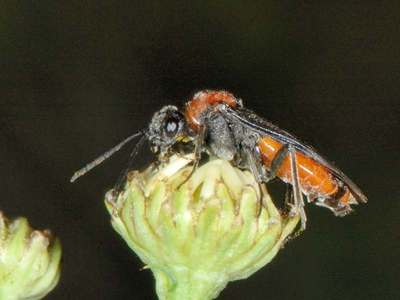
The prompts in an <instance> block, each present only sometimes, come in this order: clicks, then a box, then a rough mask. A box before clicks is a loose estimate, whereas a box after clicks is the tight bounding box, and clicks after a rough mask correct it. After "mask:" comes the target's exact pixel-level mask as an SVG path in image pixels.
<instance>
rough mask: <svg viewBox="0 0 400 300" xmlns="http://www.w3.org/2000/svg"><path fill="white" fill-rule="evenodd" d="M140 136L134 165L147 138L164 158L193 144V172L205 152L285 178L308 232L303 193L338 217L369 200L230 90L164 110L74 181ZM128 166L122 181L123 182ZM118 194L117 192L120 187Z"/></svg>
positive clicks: (265, 177)
mask: <svg viewBox="0 0 400 300" xmlns="http://www.w3.org/2000/svg"><path fill="white" fill-rule="evenodd" d="M136 137H140V139H139V141H138V143H137V144H136V146H135V147H134V149H133V151H132V153H131V159H130V162H131V163H132V161H133V158H134V156H135V155H136V154H137V152H138V150H139V148H140V147H141V146H142V144H143V143H144V141H146V140H147V141H148V142H149V143H150V148H151V150H152V151H153V152H154V153H156V154H158V157H159V159H160V160H164V159H165V158H167V157H168V156H169V155H170V154H171V153H172V152H174V151H176V147H177V146H182V145H188V144H189V145H192V147H193V150H194V153H195V160H194V163H193V170H194V169H195V168H196V167H197V166H198V164H199V161H200V158H201V155H202V153H204V152H207V153H209V154H212V155H214V156H216V157H218V158H221V159H225V160H228V161H231V162H232V163H233V164H234V165H236V166H238V167H240V168H243V169H248V170H250V171H251V172H252V173H253V174H254V176H255V177H256V179H257V180H258V181H259V182H260V183H266V182H269V181H270V180H272V179H274V178H279V179H281V180H282V181H283V182H285V183H286V184H287V197H286V204H287V206H288V208H289V213H290V214H292V215H294V214H299V215H300V217H301V228H300V230H304V229H305V227H306V220H307V217H306V214H305V211H304V205H305V204H304V197H303V195H304V196H305V197H306V198H307V200H308V202H314V203H315V204H317V205H319V206H322V207H326V208H328V209H330V210H331V211H332V212H333V213H334V214H335V215H336V216H344V215H346V214H348V213H349V212H351V210H352V208H351V205H352V204H358V203H362V202H367V198H366V196H365V195H364V194H363V193H362V192H361V190H360V189H359V188H358V187H357V186H356V185H355V184H354V183H353V182H352V181H351V180H350V179H349V178H348V177H347V176H346V175H345V174H344V173H343V172H342V171H340V170H339V169H338V168H337V167H335V166H334V165H333V164H331V163H330V162H328V161H327V160H326V159H325V158H324V157H322V156H321V155H320V154H318V152H317V151H316V150H315V149H314V148H312V147H311V146H309V145H307V144H305V143H303V142H301V141H300V140H299V139H297V138H296V137H294V136H293V135H292V134H290V133H289V132H287V131H285V130H282V129H280V128H279V127H277V126H275V125H273V124H272V123H270V122H268V121H266V120H265V119H263V118H261V117H259V116H258V115H256V114H255V113H254V112H253V111H251V110H249V109H246V108H245V107H244V106H243V103H242V101H241V100H240V99H238V98H236V97H235V96H234V95H233V94H231V93H229V92H227V91H212V90H203V91H200V92H198V93H196V94H195V95H194V96H193V97H192V98H191V99H190V100H189V101H188V102H186V104H185V107H184V108H183V109H182V110H179V109H178V108H177V107H176V106H172V105H167V106H164V107H163V108H162V109H161V110H159V111H158V112H156V113H155V114H154V115H153V118H152V120H151V122H150V124H149V126H148V127H147V128H145V129H143V130H141V131H139V132H137V133H135V134H133V135H132V136H130V137H128V138H127V139H125V140H124V141H122V142H121V143H120V144H118V145H117V146H115V147H114V148H112V149H110V150H109V151H107V152H106V153H104V154H103V155H102V156H100V157H99V158H97V159H96V160H94V161H93V162H92V163H89V164H88V165H87V166H85V167H84V168H82V169H80V170H79V171H77V172H76V173H75V174H74V176H73V177H72V178H71V181H74V180H75V179H76V178H78V177H80V176H82V175H83V174H85V173H86V172H88V171H89V170H90V169H92V168H93V167H95V166H97V165H98V164H100V163H101V162H102V161H104V160H105V159H107V158H108V157H109V156H111V155H112V154H113V153H115V152H116V151H118V150H119V149H120V148H121V147H122V146H124V145H125V144H126V143H128V142H129V141H131V140H132V139H134V138H136ZM129 168H130V167H128V169H127V170H126V171H125V172H124V173H123V174H122V176H121V179H120V180H119V182H123V181H124V179H125V177H126V174H127V173H128V170H129ZM115 190H116V191H117V192H118V191H119V190H120V186H119V187H118V186H117V188H116V189H115Z"/></svg>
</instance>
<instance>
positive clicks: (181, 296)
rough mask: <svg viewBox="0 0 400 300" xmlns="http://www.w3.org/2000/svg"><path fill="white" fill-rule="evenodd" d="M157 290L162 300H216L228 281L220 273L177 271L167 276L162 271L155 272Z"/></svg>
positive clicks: (184, 269) (183, 269)
mask: <svg viewBox="0 0 400 300" xmlns="http://www.w3.org/2000/svg"><path fill="white" fill-rule="evenodd" d="M153 273H154V276H155V278H156V290H157V295H158V297H159V299H160V300H210V299H215V298H216V297H217V296H218V294H219V293H220V292H221V290H222V289H224V288H225V286H226V285H227V283H228V281H227V280H226V278H225V276H223V275H221V274H219V273H212V272H205V271H200V270H190V269H187V268H182V269H179V270H176V269H175V272H174V274H170V275H167V273H165V272H163V271H161V270H153Z"/></svg>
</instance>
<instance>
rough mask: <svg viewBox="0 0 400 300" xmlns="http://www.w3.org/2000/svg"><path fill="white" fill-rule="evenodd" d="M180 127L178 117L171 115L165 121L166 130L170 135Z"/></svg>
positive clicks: (175, 132)
mask: <svg viewBox="0 0 400 300" xmlns="http://www.w3.org/2000/svg"><path fill="white" fill-rule="evenodd" d="M179 127H180V120H179V119H178V118H176V117H169V118H168V119H167V120H166V121H165V125H164V130H165V133H166V134H167V135H169V136H173V135H175V134H177V133H178V131H179Z"/></svg>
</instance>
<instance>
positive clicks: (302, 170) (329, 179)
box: [258, 137, 339, 197]
mask: <svg viewBox="0 0 400 300" xmlns="http://www.w3.org/2000/svg"><path fill="white" fill-rule="evenodd" d="M281 147H282V144H281V143H279V142H277V141H276V140H274V139H272V138H270V137H263V138H261V139H260V141H259V142H258V148H259V150H260V153H261V158H262V161H263V163H264V165H265V166H266V167H267V168H270V167H271V162H272V160H273V159H274V157H275V155H276V154H277V152H278V151H279V149H280V148H281ZM296 159H297V169H298V175H299V183H300V186H301V190H302V192H303V193H304V194H306V195H310V196H311V197H327V196H331V195H334V194H335V193H336V192H337V191H338V188H339V187H338V183H337V181H336V179H335V178H334V177H333V176H332V175H331V174H330V172H329V171H328V169H327V168H325V167H324V166H323V165H321V164H319V163H318V162H316V161H315V160H313V159H311V158H309V157H307V156H306V155H304V154H303V153H301V152H298V151H297V152H296ZM277 176H278V177H279V178H280V179H282V180H283V181H284V182H287V183H292V176H291V168H290V158H289V156H286V157H285V159H284V160H283V162H282V165H281V166H280V167H279V169H278V171H277Z"/></svg>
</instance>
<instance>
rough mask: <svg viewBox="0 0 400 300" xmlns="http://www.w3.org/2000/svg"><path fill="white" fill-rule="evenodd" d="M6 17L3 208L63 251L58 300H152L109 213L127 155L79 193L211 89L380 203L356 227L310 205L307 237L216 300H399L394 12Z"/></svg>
mask: <svg viewBox="0 0 400 300" xmlns="http://www.w3.org/2000/svg"><path fill="white" fill-rule="evenodd" d="M0 11H1V12H0V36H1V39H0V66H1V69H0V145H1V146H0V189H1V190H2V196H1V198H0V209H1V210H3V211H4V212H5V213H6V215H8V216H9V217H16V216H19V215H23V216H26V217H28V218H29V220H30V222H31V223H32V224H33V226H34V227H36V228H51V229H52V231H53V232H54V233H55V234H56V235H58V236H59V237H60V238H61V241H62V244H63V250H64V254H63V272H62V277H61V281H60V283H59V285H58V287H57V288H56V289H55V290H54V291H53V292H52V293H51V294H50V295H49V296H48V299H156V297H155V292H154V288H153V285H154V283H153V278H152V275H151V273H150V271H148V270H144V271H141V270H140V268H141V267H142V263H141V262H140V261H139V260H138V258H137V257H136V256H134V255H132V253H131V252H130V250H129V249H128V247H127V246H126V245H125V243H124V242H123V241H122V240H121V239H120V238H119V236H117V234H116V233H114V232H113V230H112V228H111V226H110V224H109V216H108V213H107V212H106V210H105V208H104V204H103V196H104V193H105V192H106V191H107V190H108V189H109V188H111V187H112V186H113V184H114V183H115V180H116V178H117V177H118V174H119V172H120V171H121V170H122V169H123V168H124V166H126V161H127V158H128V155H129V150H130V149H129V147H128V149H126V150H125V151H121V152H120V153H118V154H117V155H115V157H113V158H112V159H110V160H109V161H107V162H105V163H104V164H103V165H101V166H100V167H98V168H96V170H95V171H93V172H91V173H89V174H87V175H86V176H85V177H83V178H81V179H80V180H79V181H77V182H76V183H74V184H70V183H69V178H70V176H71V175H72V174H73V172H74V171H75V170H77V169H78V168H80V167H82V166H83V165H84V164H86V163H87V162H89V161H91V160H92V159H93V158H95V157H96V156H97V155H99V154H101V153H102V152H104V151H105V150H107V149H109V148H110V147H112V146H114V145H115V144H117V143H118V142H119V141H120V140H122V139H123V138H125V137H126V136H128V135H130V134H132V133H133V132H135V131H136V130H138V129H140V128H143V127H144V126H146V125H147V124H148V122H149V120H150V118H151V116H152V114H153V112H154V111H156V110H157V109H159V108H160V107H162V106H163V105H165V104H177V105H181V104H183V103H184V102H185V101H186V100H187V99H188V98H189V97H190V96H191V95H192V93H194V92H195V91H198V90H199V89H203V88H212V89H220V88H222V89H227V90H229V91H232V92H233V93H234V94H235V95H237V96H238V97H240V98H242V99H243V100H244V103H245V105H246V106H247V107H248V108H251V109H253V110H255V111H256V112H258V113H259V115H261V116H263V117H265V118H267V119H269V120H270V121H272V122H274V123H276V124H278V125H279V126H280V127H282V128H285V129H287V130H289V131H291V132H292V133H294V134H296V135H297V136H299V137H301V138H302V139H303V140H305V141H307V142H308V143H310V144H312V145H314V146H315V147H316V148H317V149H319V150H320V152H321V153H323V154H324V155H325V156H326V157H328V158H330V159H331V160H332V161H333V162H335V163H336V164H337V165H338V166H340V167H341V169H342V170H343V171H344V172H345V173H346V174H348V175H349V177H351V178H352V179H354V181H355V182H356V183H357V184H359V186H360V187H361V188H362V189H363V190H364V192H365V194H366V195H367V196H368V197H369V200H370V201H369V203H368V204H367V205H362V206H359V207H357V208H356V211H355V213H354V214H352V215H350V216H347V217H346V218H335V217H334V216H333V215H332V214H331V213H330V212H329V211H328V210H326V209H322V208H318V207H315V206H313V205H309V206H308V207H307V213H308V217H309V223H308V229H307V231H306V232H305V233H303V234H302V235H301V236H300V237H299V238H297V239H296V240H294V241H292V242H291V243H289V244H288V245H287V246H286V247H285V249H284V250H283V251H281V252H280V254H279V255H278V256H277V257H276V258H275V260H274V261H273V262H272V263H271V264H270V265H268V266H267V267H266V268H264V269H262V270H261V271H259V272H258V273H256V274H255V275H253V276H252V277H251V278H249V279H247V280H245V281H239V282H234V283H231V284H229V286H228V287H227V288H226V289H225V290H224V291H223V292H222V294H221V295H220V298H219V299H294V298H296V299H340V300H345V299H400V292H399V289H398V285H399V279H400V271H399V255H400V251H399V249H400V231H399V230H400V218H399V211H400V201H399V199H400V198H399V196H400V189H399V183H398V182H399V181H398V180H399V167H400V163H399V162H400V159H399V150H400V149H399V148H400V147H399V146H400V139H399V136H400V134H399V129H400V126H399V119H400V101H399V95H400V58H399V53H400V22H399V13H400V3H399V2H398V1H392V2H391V1H252V2H250V1H177V2H174V1H118V2H117V1H45V0H42V1H9V3H5V2H2V3H1V4H0ZM142 166H143V160H142V159H140V162H138V164H137V166H135V167H137V168H140V167H142ZM276 194H278V195H277V196H276V197H278V198H279V197H282V195H280V194H279V193H278V192H276Z"/></svg>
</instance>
